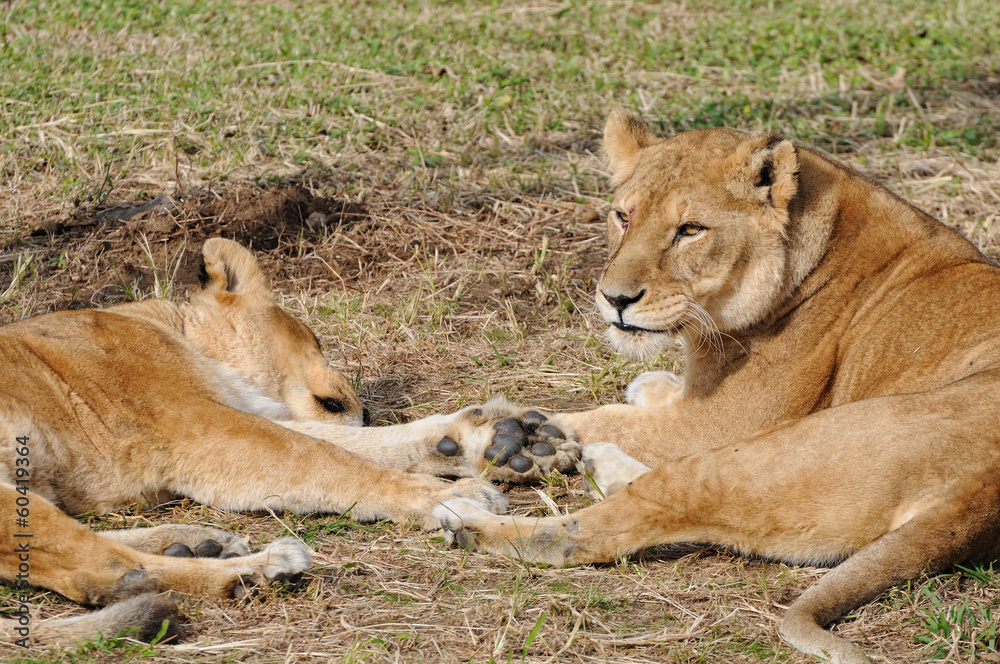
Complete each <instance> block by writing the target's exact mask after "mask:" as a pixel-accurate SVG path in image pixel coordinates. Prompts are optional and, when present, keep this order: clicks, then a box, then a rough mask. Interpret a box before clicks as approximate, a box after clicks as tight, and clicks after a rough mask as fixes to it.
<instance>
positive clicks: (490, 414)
mask: <svg viewBox="0 0 1000 664" xmlns="http://www.w3.org/2000/svg"><path fill="white" fill-rule="evenodd" d="M459 415H460V416H461V417H462V418H463V419H464V420H465V424H466V425H467V426H468V427H469V428H471V429H475V433H476V434H478V435H473V432H472V431H470V432H468V433H467V434H465V435H464V436H463V441H464V445H463V446H458V448H459V449H457V450H455V445H457V444H455V445H453V443H455V441H454V440H452V439H442V440H441V442H439V443H438V451H439V452H441V453H446V452H450V451H452V450H455V451H454V454H458V453H462V454H463V455H464V456H465V457H466V458H467V459H469V461H471V462H472V463H474V464H475V466H476V467H477V469H478V470H479V472H480V473H483V474H484V475H485V476H486V477H488V478H490V479H495V480H502V481H505V482H518V483H527V482H537V481H539V480H540V479H541V478H542V477H544V476H545V475H548V474H549V473H551V472H553V471H559V472H561V473H567V472H570V471H572V470H573V469H574V468H575V467H576V462H577V461H579V459H580V453H581V450H580V445H579V444H578V443H577V442H576V440H575V435H574V433H573V431H572V430H571V429H570V428H569V427H567V426H566V425H564V424H562V423H561V422H560V421H559V420H558V419H556V418H554V417H550V416H548V415H545V414H544V413H542V412H540V411H538V410H535V409H532V408H521V407H518V406H515V405H514V404H512V403H510V402H509V401H507V400H506V399H503V398H502V397H500V398H496V399H492V400H490V401H489V402H487V403H486V404H485V405H483V406H476V407H470V408H466V409H465V410H463V411H461V412H460V413H459ZM442 447H443V448H444V450H443V451H442ZM462 447H464V449H461V448H462Z"/></svg>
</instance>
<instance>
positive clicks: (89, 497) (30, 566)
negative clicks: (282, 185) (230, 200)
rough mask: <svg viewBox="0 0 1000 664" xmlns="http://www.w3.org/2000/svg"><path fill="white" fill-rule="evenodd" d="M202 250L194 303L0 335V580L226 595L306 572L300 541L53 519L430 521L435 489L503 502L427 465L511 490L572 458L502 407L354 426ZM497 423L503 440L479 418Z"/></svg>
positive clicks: (96, 600)
mask: <svg viewBox="0 0 1000 664" xmlns="http://www.w3.org/2000/svg"><path fill="white" fill-rule="evenodd" d="M203 259H204V265H203V270H202V272H203V275H202V276H203V286H202V288H201V289H200V290H199V291H197V292H196V293H195V294H194V295H193V296H192V297H191V301H190V303H189V304H175V303H172V302H167V301H164V300H146V301H142V302H138V303H132V304H125V305H120V306H116V307H111V308H108V309H104V310H85V311H64V312H59V313H54V314H48V315H44V316H38V317H36V318H30V319H27V320H24V321H21V322H18V323H14V324H11V325H8V326H5V327H3V328H0V450H2V452H0V541H2V542H4V543H5V544H3V546H0V578H4V579H8V580H12V581H15V582H17V585H18V586H20V587H25V586H26V585H27V584H29V583H30V584H31V585H37V586H42V587H45V588H49V589H52V590H55V591H57V592H59V593H61V594H62V595H65V596H66V597H68V598H70V599H73V600H76V601H79V602H86V603H88V604H106V603H110V602H114V601H117V600H119V599H122V598H125V597H129V596H131V595H135V594H138V593H142V592H146V591H151V590H168V589H169V590H175V591H179V592H183V593H190V594H197V595H204V596H211V597H222V596H228V595H230V594H232V593H233V592H236V593H240V592H241V589H242V587H243V583H244V582H246V581H249V580H252V579H253V578H254V577H261V576H263V577H266V578H275V577H280V576H284V575H291V574H296V573H298V572H301V571H303V570H304V569H306V568H307V567H308V565H309V560H310V555H309V550H308V549H307V548H306V547H305V546H303V545H302V544H300V543H298V542H297V541H295V540H291V539H289V540H281V541H278V542H276V543H274V544H273V545H271V546H270V547H268V548H267V549H266V550H265V551H264V552H262V553H260V554H257V555H255V556H246V555H245V554H247V550H246V548H245V547H244V546H243V543H242V542H240V541H239V539H238V538H236V537H233V536H231V535H228V534H226V533H224V532H221V531H217V530H213V529H207V528H198V527H192V526H169V525H168V526H160V527H157V528H149V529H139V530H128V531H117V532H110V533H108V532H105V533H100V535H96V534H94V533H92V532H91V531H89V530H87V529H86V528H84V527H83V526H82V525H80V524H79V523H77V522H76V521H74V520H73V519H72V518H70V517H69V516H66V515H65V514H64V513H63V512H62V511H61V510H66V511H67V512H69V513H72V514H79V513H83V512H96V513H103V512H108V511H110V510H115V509H119V508H121V507H124V506H127V505H131V504H136V503H139V502H146V503H159V502H161V501H163V500H165V499H169V498H171V497H174V496H187V497H190V498H193V499H195V500H197V501H199V502H202V503H205V504H209V505H214V506H216V507H220V508H222V509H227V510H292V511H295V512H305V513H310V512H344V511H347V510H350V511H351V515H352V516H353V517H354V518H356V519H359V520H373V519H383V518H388V519H392V520H395V521H401V520H412V521H415V522H416V523H417V524H419V525H420V526H422V527H425V528H433V527H437V520H436V519H434V518H433V517H432V516H431V508H432V507H434V506H435V505H437V504H438V503H440V502H441V501H443V500H447V499H449V498H456V497H461V498H462V499H464V500H468V501H471V503H470V504H476V505H478V506H479V507H481V508H483V509H486V510H491V511H492V510H497V511H499V510H503V509H504V508H505V506H506V504H507V501H506V499H505V498H504V496H503V494H501V493H500V492H499V491H497V490H496V489H495V488H493V486H492V485H490V484H489V483H488V482H485V481H482V480H479V479H468V480H460V481H459V482H456V483H450V482H446V481H443V480H440V479H437V478H435V477H432V476H431V475H430V474H437V475H448V476H457V477H476V476H478V475H479V474H480V473H482V472H484V471H487V472H488V474H489V476H491V477H498V478H502V479H507V480H515V481H524V480H531V479H535V478H537V477H538V476H539V475H540V474H541V473H544V472H548V471H550V470H552V469H560V470H568V469H569V468H572V467H573V465H574V463H575V461H576V460H577V459H578V458H579V446H578V445H577V444H576V443H575V442H573V441H572V439H571V438H569V437H567V436H566V434H565V433H564V432H563V430H561V429H559V426H558V424H557V423H556V422H555V421H548V420H547V419H546V417H545V416H544V415H542V414H540V413H538V412H536V411H525V410H523V409H517V408H515V407H513V406H512V405H510V404H507V403H506V402H502V401H495V402H491V403H489V404H487V405H486V406H482V407H480V408H475V407H470V408H466V409H465V410H462V411H459V412H458V413H455V414H453V415H449V416H434V417H429V418H426V419H423V420H419V421H416V422H412V423H410V424H405V425H399V426H393V427H378V428H362V427H360V426H356V425H360V424H361V421H362V418H363V411H362V406H361V402H360V400H359V399H358V396H357V394H356V393H355V392H354V390H353V389H352V387H351V385H350V383H349V382H348V380H347V379H346V378H345V377H344V376H343V375H341V374H340V373H339V372H337V371H335V370H333V369H331V368H330V367H329V366H328V364H327V362H326V360H325V358H324V357H323V353H322V351H321V349H320V346H319V342H318V341H317V339H316V337H315V336H314V335H313V333H312V332H311V331H310V330H309V329H308V328H307V327H306V326H305V325H304V324H302V323H301V322H299V321H298V320H296V319H294V318H293V317H292V316H290V315H289V314H287V313H286V312H284V311H283V310H282V309H281V308H280V307H278V306H277V305H276V304H275V301H274V296H273V294H272V293H271V291H270V290H269V288H268V287H267V286H266V283H265V278H264V275H263V273H262V272H261V270H260V267H259V265H258V264H257V261H256V260H255V259H254V258H253V256H252V255H251V254H250V253H249V252H248V251H247V250H246V249H244V248H243V247H241V246H239V245H238V244H236V243H234V242H232V241H229V240H223V239H221V238H214V239H211V240H208V241H207V242H206V243H205V245H204V248H203ZM501 420H502V421H503V425H502V426H501V425H499V424H498V427H499V428H500V429H503V430H504V432H506V433H504V432H502V431H498V430H495V429H494V427H493V425H494V424H495V423H497V422H498V421H501ZM547 425H552V426H547ZM491 449H492V450H493V451H494V452H497V453H495V454H492V455H490V453H489V450H491ZM486 456H492V457H493V458H492V460H491V461H490V460H487V459H486V458H485V457H486ZM406 471H412V472H406ZM428 473H429V474H428ZM164 553H167V554H172V555H181V556H192V555H194V554H199V555H207V556H214V557H220V556H221V559H209V560H204V559H197V558H175V557H167V556H163V555H160V554H164ZM229 556H240V557H235V558H231V559H228V557H229ZM164 615H167V608H166V607H165V605H164V603H163V602H162V601H161V600H157V599H155V596H146V597H144V598H142V599H141V600H136V601H134V602H132V603H130V604H127V605H123V606H118V607H115V608H113V609H112V610H111V611H110V612H108V613H103V614H100V615H96V616H93V617H91V618H81V619H73V620H72V621H69V622H56V623H49V624H45V625H40V626H36V628H34V629H31V630H28V629H27V628H24V627H19V626H18V624H15V623H14V621H2V622H0V640H7V641H15V640H16V641H21V640H22V639H23V638H25V636H26V633H27V632H29V631H30V634H31V637H32V638H35V639H42V640H49V641H52V640H77V639H79V638H82V637H93V636H96V634H97V632H98V631H102V632H103V633H104V634H106V635H110V634H114V633H117V632H119V631H120V630H121V629H123V628H125V627H139V628H140V635H142V636H149V635H154V636H155V634H156V633H157V630H158V629H159V627H160V623H161V620H162V618H163V617H164Z"/></svg>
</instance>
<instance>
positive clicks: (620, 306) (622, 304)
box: [601, 288, 646, 316]
mask: <svg viewBox="0 0 1000 664" xmlns="http://www.w3.org/2000/svg"><path fill="white" fill-rule="evenodd" d="M645 294H646V289H645V288H644V289H642V290H641V291H639V294H638V295H608V294H607V293H605V292H604V291H601V295H603V296H604V299H605V300H607V301H608V302H609V303H610V304H611V306H612V307H614V308H615V309H617V310H618V315H619V316H621V314H622V312H623V311H625V310H626V309H627V308H628V306H629V305H630V304H635V303H636V302H638V301H639V300H641V299H642V296H643V295H645Z"/></svg>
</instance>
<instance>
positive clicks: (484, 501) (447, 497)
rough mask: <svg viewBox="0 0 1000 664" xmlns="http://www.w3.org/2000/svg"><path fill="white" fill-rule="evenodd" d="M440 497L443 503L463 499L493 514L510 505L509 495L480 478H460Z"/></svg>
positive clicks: (504, 510) (501, 511)
mask: <svg viewBox="0 0 1000 664" xmlns="http://www.w3.org/2000/svg"><path fill="white" fill-rule="evenodd" d="M438 499H439V500H440V501H441V502H442V503H445V502H450V501H452V500H461V501H463V502H465V503H468V504H470V505H475V506H476V508H477V509H481V510H485V511H487V512H490V513H492V514H503V513H504V512H506V511H507V507H508V506H509V503H508V501H507V496H505V495H503V493H502V492H501V491H500V490H498V489H497V488H496V487H495V486H493V485H492V484H490V483H489V482H484V481H483V480H480V479H462V480H458V481H457V482H455V483H454V484H453V485H451V486H450V487H448V488H447V489H445V490H444V491H442V492H441V493H440V494H439V495H438ZM435 509H436V508H435ZM436 527H437V526H435V528H436Z"/></svg>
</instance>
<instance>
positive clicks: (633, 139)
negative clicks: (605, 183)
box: [604, 108, 657, 186]
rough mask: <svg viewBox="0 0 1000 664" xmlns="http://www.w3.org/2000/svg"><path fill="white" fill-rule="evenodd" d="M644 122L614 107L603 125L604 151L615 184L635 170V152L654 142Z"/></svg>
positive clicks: (653, 137)
mask: <svg viewBox="0 0 1000 664" xmlns="http://www.w3.org/2000/svg"><path fill="white" fill-rule="evenodd" d="M656 140H657V139H656V136H654V135H653V132H651V131H649V127H648V126H646V123H645V122H643V121H642V120H640V119H639V118H637V117H636V116H634V115H632V114H631V113H629V112H627V111H623V110H621V109H620V108H616V109H615V110H613V111H611V115H609V116H608V122H607V124H605V125H604V152H605V154H607V156H608V163H609V164H610V165H611V180H612V182H614V184H615V186H617V185H620V184H621V183H622V182H624V181H625V180H628V179H629V177H630V176H631V175H632V173H633V171H635V166H636V159H635V157H636V154H638V152H639V150H641V149H643V148H645V147H648V146H650V145H652V144H653V143H655V142H656Z"/></svg>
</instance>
